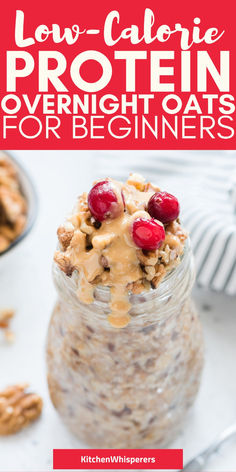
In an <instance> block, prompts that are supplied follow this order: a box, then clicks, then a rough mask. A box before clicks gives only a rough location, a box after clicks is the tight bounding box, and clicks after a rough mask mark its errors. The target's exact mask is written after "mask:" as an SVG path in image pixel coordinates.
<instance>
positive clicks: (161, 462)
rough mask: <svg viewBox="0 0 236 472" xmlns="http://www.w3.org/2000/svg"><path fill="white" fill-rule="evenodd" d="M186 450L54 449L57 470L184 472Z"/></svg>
mask: <svg viewBox="0 0 236 472" xmlns="http://www.w3.org/2000/svg"><path fill="white" fill-rule="evenodd" d="M182 468H183V449H54V451H53V469H54V470H55V469H83V470H84V469H102V470H105V469H136V470H137V469H156V470H158V469H173V470H175V469H182Z"/></svg>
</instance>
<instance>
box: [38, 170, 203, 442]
mask: <svg viewBox="0 0 236 472" xmlns="http://www.w3.org/2000/svg"><path fill="white" fill-rule="evenodd" d="M58 240H59V247H58V250H57V251H56V253H55V257H54V267H53V273H54V281H55V285H56V288H57V291H58V302H57V304H56V306H55V309H54V312H53V315H52V318H51V322H50V326H49V332H48V342H47V362H48V383H49V390H50V395H51V398H52V401H53V404H54V405H55V407H56V409H57V410H58V412H59V413H60V415H61V417H62V418H63V420H64V422H65V423H66V424H67V426H68V427H69V428H70V430H71V431H72V432H73V433H74V434H75V435H76V436H77V437H78V438H80V439H81V440H83V441H84V442H86V443H88V444H89V445H91V446H94V447H101V448H105V447H107V448H149V447H154V448H155V447H163V446H166V445H167V444H168V443H169V442H170V441H171V440H172V439H173V438H174V437H175V435H176V433H177V432H178V430H179V428H180V427H181V424H182V422H183V420H184V418H185V416H186V412H187V411H188V409H189V407H190V406H191V405H192V403H193V401H194V399H195V396H196V393H197V391H198V388H199V383H200V377H201V371H202V366H203V338H202V329H201V325H200V322H199V319H198V315H197V313H196V311H195V308H194V306H193V304H192V301H191V289H192V285H193V282H194V271H193V261H192V253H191V249H190V245H189V241H188V237H187V234H186V232H185V231H184V229H183V228H182V227H181V224H180V221H179V203H178V200H177V199H176V198H175V197H174V196H173V195H170V194H169V193H167V192H163V191H160V189H159V188H157V187H155V186H153V185H152V184H150V183H146V182H145V180H144V179H143V178H142V177H141V176H139V175H136V174H133V175H131V176H130V177H129V179H128V180H127V182H126V183H124V184H123V183H120V182H117V181H114V180H112V179H106V180H103V181H99V182H97V183H95V185H94V186H93V188H92V189H91V190H90V192H89V194H87V193H83V195H82V196H81V197H80V198H79V199H78V202H77V204H76V206H75V208H74V210H73V212H72V214H71V215H70V216H69V217H68V218H67V220H66V222H65V223H64V224H63V225H62V226H61V227H60V228H59V229H58Z"/></svg>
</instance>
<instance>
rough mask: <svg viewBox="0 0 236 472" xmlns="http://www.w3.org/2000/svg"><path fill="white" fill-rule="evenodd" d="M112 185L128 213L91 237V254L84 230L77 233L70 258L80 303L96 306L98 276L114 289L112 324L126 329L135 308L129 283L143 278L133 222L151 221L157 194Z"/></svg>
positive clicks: (111, 303)
mask: <svg viewBox="0 0 236 472" xmlns="http://www.w3.org/2000/svg"><path fill="white" fill-rule="evenodd" d="M110 180H111V179H110ZM112 184H113V188H114V190H115V191H116V193H117V195H119V196H120V195H121V189H122V191H123V194H124V198H125V202H126V211H122V212H121V214H120V216H118V217H117V218H115V219H107V220H105V221H103V222H102V224H101V227H100V228H99V229H95V228H94V229H93V231H92V232H91V234H90V235H89V239H90V241H91V245H92V249H90V250H89V251H86V237H85V235H84V233H82V232H81V230H80V229H78V230H76V231H79V233H78V234H77V235H76V231H75V233H74V238H73V239H72V242H71V248H70V250H69V257H70V260H71V264H72V265H73V266H74V267H75V268H76V269H77V270H78V272H79V288H78V297H79V299H80V300H81V301H82V302H84V303H92V302H93V289H94V284H92V282H93V281H94V280H95V279H96V277H97V276H100V279H101V281H100V285H105V286H109V287H110V293H111V300H110V308H111V313H110V314H109V316H108V320H109V322H110V323H111V325H112V326H114V327H116V328H121V327H124V326H126V325H127V324H128V322H129V320H130V316H129V314H128V311H129V309H130V307H131V306H130V303H129V299H128V290H127V288H126V287H127V285H128V284H129V283H132V282H134V281H136V280H138V279H140V278H141V277H142V270H141V267H140V261H139V260H138V258H137V254H136V251H137V247H136V246H135V244H134V243H133V241H132V238H131V226H132V221H133V220H135V219H136V218H138V217H144V218H151V217H150V215H149V213H147V212H146V211H145V210H144V208H145V207H146V203H147V202H148V200H149V198H150V197H151V195H153V193H154V190H151V191H147V192H141V191H139V190H138V189H137V188H135V187H134V186H131V185H127V184H125V185H122V184H120V183H118V182H115V181H112ZM119 198H120V197H119ZM79 216H80V225H79V226H80V228H81V227H83V222H84V217H83V216H82V214H80V215H79ZM84 216H85V215H84ZM73 240H74V241H73ZM101 256H103V257H105V259H106V261H107V263H108V266H109V271H104V268H103V267H102V265H101Z"/></svg>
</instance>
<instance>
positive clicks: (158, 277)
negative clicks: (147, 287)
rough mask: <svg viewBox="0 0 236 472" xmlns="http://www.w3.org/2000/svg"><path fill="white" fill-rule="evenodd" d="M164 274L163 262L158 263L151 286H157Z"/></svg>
mask: <svg viewBox="0 0 236 472" xmlns="http://www.w3.org/2000/svg"><path fill="white" fill-rule="evenodd" d="M165 275H166V269H165V267H164V265H163V264H159V265H158V269H157V272H156V275H155V277H154V278H153V279H152V281H151V284H152V287H153V288H157V287H158V285H159V283H160V282H161V280H162V279H163V278H164V277H165Z"/></svg>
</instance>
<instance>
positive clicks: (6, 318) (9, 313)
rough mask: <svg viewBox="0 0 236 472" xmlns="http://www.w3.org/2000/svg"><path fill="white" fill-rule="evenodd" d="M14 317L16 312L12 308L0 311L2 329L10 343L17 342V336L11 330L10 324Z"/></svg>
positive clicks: (0, 327) (0, 326)
mask: <svg viewBox="0 0 236 472" xmlns="http://www.w3.org/2000/svg"><path fill="white" fill-rule="evenodd" d="M14 316H15V310H13V309H11V308H4V309H0V329H1V330H2V331H3V333H4V337H5V339H6V341H8V342H9V343H11V342H13V341H14V340H15V335H14V333H13V331H12V330H11V329H10V328H9V325H10V322H11V320H12V318H13V317H14Z"/></svg>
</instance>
